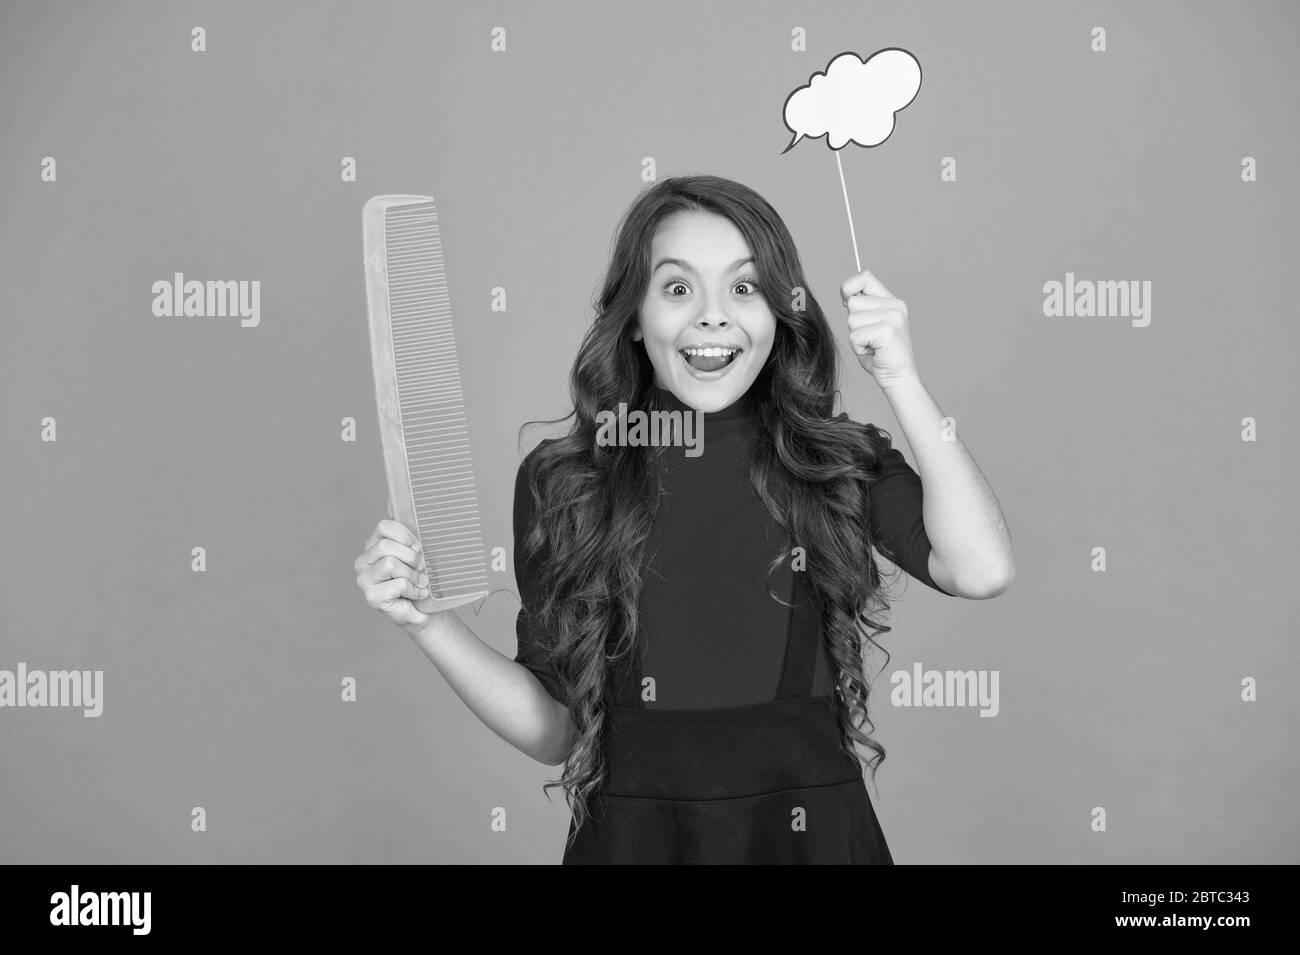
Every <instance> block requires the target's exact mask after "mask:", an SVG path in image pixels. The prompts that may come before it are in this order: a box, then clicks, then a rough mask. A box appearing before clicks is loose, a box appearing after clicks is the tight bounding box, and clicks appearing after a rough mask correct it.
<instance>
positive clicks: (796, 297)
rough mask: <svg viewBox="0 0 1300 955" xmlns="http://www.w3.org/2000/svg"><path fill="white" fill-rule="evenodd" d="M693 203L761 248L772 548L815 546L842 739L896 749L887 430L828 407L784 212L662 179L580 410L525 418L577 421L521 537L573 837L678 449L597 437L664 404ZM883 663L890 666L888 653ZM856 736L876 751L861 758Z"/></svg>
mask: <svg viewBox="0 0 1300 955" xmlns="http://www.w3.org/2000/svg"><path fill="white" fill-rule="evenodd" d="M688 210H700V211H706V212H712V213H716V214H718V215H721V216H725V217H726V218H727V219H729V220H730V221H731V222H732V223H734V224H735V226H736V227H737V229H739V231H740V232H741V233H742V235H743V236H744V238H745V240H746V242H747V243H748V245H749V250H750V253H751V254H752V255H753V256H754V260H755V268H756V271H757V272H758V286H759V294H762V295H763V296H764V299H765V300H766V302H767V304H768V306H769V307H770V309H771V311H772V313H773V316H774V317H775V319H776V334H775V338H774V341H773V345H772V351H771V354H770V355H769V357H768V359H767V362H766V363H765V365H764V367H763V369H762V370H761V371H760V373H759V374H758V377H757V378H756V379H755V380H754V382H753V384H752V385H751V386H750V394H751V395H752V397H753V399H754V401H755V408H756V413H757V415H758V418H759V422H760V426H759V433H758V435H757V438H756V440H755V443H754V450H753V456H752V459H751V461H750V463H749V480H750V484H751V486H752V488H753V490H754V492H755V493H756V494H757V495H758V496H759V498H760V499H761V500H762V502H763V504H764V506H765V507H766V508H767V510H768V512H769V513H770V514H771V515H772V517H773V518H774V519H775V520H776V521H778V522H779V523H780V524H781V525H782V527H783V528H784V529H785V530H786V531H787V532H788V534H789V537H790V541H791V547H790V549H787V550H786V551H784V552H783V553H779V554H776V555H775V556H774V558H773V560H772V563H771V566H770V567H769V573H770V572H771V571H772V570H775V569H776V568H778V567H779V566H780V565H781V563H782V562H783V561H785V560H787V559H789V557H790V556H791V555H792V554H793V553H794V551H793V548H795V547H802V548H803V555H804V557H805V561H806V571H805V572H807V573H809V574H810V577H809V579H808V580H809V583H810V585H811V586H810V587H809V588H808V590H809V591H810V592H811V595H812V597H813V599H814V600H815V601H816V605H817V608H818V611H819V613H820V617H821V621H822V639H823V641H824V642H825V646H826V649H827V652H828V656H829V659H830V661H831V664H832V672H833V674H834V682H835V695H836V701H835V704H836V712H837V717H838V722H839V727H840V732H841V743H842V746H843V748H844V750H845V751H846V752H847V753H848V754H849V755H850V756H852V757H853V758H854V759H856V760H858V761H859V763H860V764H861V765H864V766H867V767H869V768H870V770H871V776H872V779H873V780H874V778H875V773H876V770H877V768H878V767H879V765H880V764H881V763H882V762H883V761H884V759H885V748H884V747H883V746H882V745H881V744H880V743H878V742H877V741H876V740H874V739H872V737H871V735H870V731H872V730H874V729H875V726H874V724H873V723H872V721H871V719H870V716H869V714H868V699H869V695H870V682H869V680H868V679H867V677H866V676H865V675H864V663H865V660H864V647H865V646H866V645H868V644H869V645H870V646H873V647H878V648H879V649H881V650H883V649H884V648H883V647H879V644H877V643H876V642H875V638H876V637H877V636H879V635H881V634H883V633H887V632H889V630H890V629H892V628H891V627H889V626H888V625H887V624H885V623H884V622H883V621H881V622H878V621H876V620H873V619H872V617H871V614H872V613H877V612H878V613H886V612H887V611H888V609H889V602H888V599H887V598H886V595H885V594H884V593H883V592H882V583H883V580H882V576H881V573H880V571H879V569H878V567H877V565H876V561H875V560H874V558H873V556H872V553H871V548H872V546H873V544H874V541H872V540H871V532H870V521H869V513H868V509H869V497H868V488H869V487H870V485H871V483H872V482H873V481H874V480H875V479H876V477H877V476H878V474H879V470H880V461H881V457H882V455H883V454H884V452H885V451H887V450H889V448H890V447H891V446H892V444H891V438H890V436H889V433H888V432H886V431H883V430H882V429H880V428H877V427H875V426H874V425H863V424H859V423H857V422H854V421H852V420H850V419H849V417H848V415H847V414H844V413H841V414H840V415H838V416H835V417H832V411H833V405H834V402H835V399H836V397H837V395H838V375H839V370H838V356H837V352H836V346H835V340H834V338H833V336H832V333H831V329H830V327H829V325H828V324H827V322H826V317H825V314H824V313H823V312H822V310H821V307H820V306H819V305H818V304H817V301H816V299H815V298H814V297H813V296H812V294H811V292H809V291H808V282H807V280H806V279H805V277H804V272H803V267H802V265H801V264H800V262H799V256H798V252H797V250H796V249H795V245H794V240H793V239H792V238H791V236H790V232H789V230H788V229H787V228H786V226H785V223H784V222H783V221H782V220H781V217H780V216H779V215H778V214H777V212H776V210H775V209H773V208H772V206H771V205H770V204H769V203H768V202H767V200H765V199H764V198H763V197H762V196H760V195H759V194H758V193H757V192H755V191H754V190H752V189H750V188H749V187H747V186H744V185H742V184H740V183H737V182H734V181H732V180H729V179H724V178H721V177H718V176H709V175H693V176H679V177H674V178H670V179H665V180H663V181H661V182H658V183H656V184H654V185H653V186H651V187H649V188H647V189H645V190H644V191H643V192H642V193H641V194H640V195H639V196H638V197H637V198H636V199H635V200H634V201H633V203H632V204H631V205H630V206H629V207H628V209H627V210H626V212H625V213H624V215H623V217H622V219H621V221H620V223H619V227H618V231H617V237H616V239H615V244H614V249H613V252H612V256H611V260H610V263H609V267H608V270H607V271H606V274H605V278H604V282H603V287H602V288H601V290H600V293H599V296H598V298H597V299H596V301H595V302H594V303H593V305H594V308H595V312H596V316H595V320H594V321H593V322H592V324H591V327H590V328H589V329H588V331H587V332H586V334H585V336H584V339H583V342H582V346H581V347H580V348H579V349H578V354H577V358H576V359H575V360H574V363H573V368H572V371H571V373H570V376H569V388H570V393H571V396H572V401H573V411H571V412H570V413H569V414H567V415H565V416H564V417H562V418H556V419H550V420H549V421H545V422H538V421H529V422H525V425H524V426H525V427H526V426H527V425H528V424H536V423H550V424H554V423H555V422H562V421H567V420H569V419H570V418H572V419H574V420H573V424H572V427H571V428H570V430H569V433H568V434H566V435H564V436H562V437H559V438H553V439H548V440H546V441H544V442H542V444H541V445H539V446H538V447H537V448H536V449H535V450H534V451H533V452H532V454H531V455H530V457H531V458H532V466H531V467H530V468H529V469H528V484H529V491H530V493H531V495H532V499H533V505H534V507H533V511H534V514H535V515H536V519H535V521H534V523H533V525H532V527H531V528H530V530H529V532H528V534H527V538H526V540H525V542H524V548H525V553H526V555H527V559H529V560H537V561H538V566H539V568H540V570H539V573H540V576H541V580H540V583H539V587H538V590H539V593H541V594H543V595H544V597H543V598H542V601H541V605H540V606H539V607H536V608H529V609H530V611H531V612H533V613H535V614H536V615H537V619H538V622H539V623H540V624H541V628H540V629H541V630H542V631H543V632H544V633H546V634H549V635H551V638H552V639H553V640H554V643H553V644H552V645H551V646H548V647H545V649H546V650H547V652H548V656H549V659H550V661H551V663H552V665H553V666H554V668H555V671H556V672H557V673H558V674H559V676H560V680H561V683H562V685H563V687H564V692H565V694H566V698H567V705H568V707H569V712H570V714H571V716H572V718H573V721H574V724H575V727H576V729H577V738H576V741H575V743H574V746H573V748H572V749H571V751H570V753H569V755H568V758H567V759H566V760H565V764H564V772H563V775H562V777H561V778H560V779H559V780H551V781H549V782H548V783H547V784H546V785H545V786H544V787H543V789H544V790H548V789H550V788H553V787H556V786H562V787H563V788H564V790H565V795H566V799H567V801H568V804H569V807H570V809H571V811H572V815H573V821H574V822H575V823H576V825H575V827H574V829H573V830H572V832H571V833H570V837H571V838H572V836H573V835H575V834H576V831H577V828H580V827H581V826H582V825H583V823H584V822H585V821H586V820H587V819H588V818H589V817H590V816H591V806H590V803H589V801H590V798H591V796H592V794H593V793H595V792H597V791H598V790H599V789H600V787H601V784H602V783H603V782H604V780H605V777H606V767H605V757H604V751H603V742H604V740H605V738H606V733H605V730H606V718H607V715H608V707H609V705H610V696H609V693H608V690H609V678H610V675H611V674H613V673H614V672H615V671H616V667H618V665H619V664H620V663H621V662H622V661H623V660H624V658H625V657H626V656H627V655H628V654H630V653H631V652H633V650H634V649H636V647H637V637H638V627H637V617H638V614H637V603H638V599H639V596H640V590H641V577H642V571H643V566H644V561H645V559H646V548H647V541H648V539H649V535H650V531H651V528H652V527H653V525H654V522H655V515H656V513H657V509H658V500H659V493H660V491H659V486H658V481H657V477H656V474H657V469H656V467H655V462H656V460H657V459H658V457H659V455H661V454H662V453H663V451H664V448H662V447H659V448H653V447H644V446H642V447H635V446H633V447H619V446H616V445H602V444H601V443H599V442H597V440H596V433H597V430H598V428H599V425H598V423H597V420H596V416H597V414H599V413H600V412H601V411H605V410H613V409H617V408H618V406H619V403H620V402H626V403H627V408H628V409H629V411H630V410H632V409H641V410H645V411H655V410H660V409H661V408H662V405H661V402H660V399H659V397H658V396H657V395H656V394H655V392H654V388H653V385H654V381H655V378H654V368H653V366H652V364H651V362H650V359H649V357H648V356H647V354H646V351H645V348H644V346H643V344H642V343H640V342H636V341H633V339H632V337H631V336H632V333H633V331H635V329H636V327H637V322H638V312H639V307H640V303H641V301H642V300H643V297H644V294H645V292H646V287H647V284H648V282H649V278H650V267H651V261H650V254H651V239H652V237H653V236H654V234H655V229H656V227H657V226H658V224H659V222H660V221H661V220H662V219H664V218H665V217H666V216H669V215H671V214H673V213H676V212H680V211H688ZM773 290H782V292H786V291H788V293H789V294H774V293H773ZM520 430H521V432H522V430H523V429H522V428H521V429H520ZM770 474H776V475H777V476H778V477H779V481H777V482H773V483H774V484H776V485H777V486H776V487H775V488H773V487H769V477H770ZM773 596H774V598H775V599H778V600H780V598H779V597H776V595H775V594H773ZM781 602H782V603H784V601H781ZM868 652H869V651H868ZM885 656H886V663H887V661H888V656H889V655H888V652H887V651H885ZM864 727H865V730H864ZM855 742H858V743H862V744H863V745H864V746H865V747H867V748H868V749H869V750H871V752H872V756H871V757H870V758H864V757H863V755H862V754H861V753H860V752H858V750H857V748H856V746H855V745H854V744H855Z"/></svg>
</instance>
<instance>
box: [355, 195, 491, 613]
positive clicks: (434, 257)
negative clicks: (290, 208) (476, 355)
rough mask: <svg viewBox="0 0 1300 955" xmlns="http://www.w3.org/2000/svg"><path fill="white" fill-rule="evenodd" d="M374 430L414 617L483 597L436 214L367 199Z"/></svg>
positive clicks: (424, 200)
mask: <svg viewBox="0 0 1300 955" xmlns="http://www.w3.org/2000/svg"><path fill="white" fill-rule="evenodd" d="M361 219H362V227H363V234H364V241H365V270H366V305H367V308H368V311H369V324H370V356H371V364H372V367H373V369H374V373H375V398H376V404H377V407H378V409H379V433H380V437H381V439H382V441H383V449H384V468H385V470H386V471H387V474H388V496H389V500H390V501H391V502H392V508H393V518H394V519H395V520H398V521H401V522H402V523H403V524H405V525H406V526H407V527H409V528H411V530H412V531H414V532H415V534H416V535H417V537H418V538H419V539H420V541H421V542H423V544H424V562H425V571H426V573H427V574H428V576H429V591H430V594H431V596H430V597H428V598H426V599H424V600H417V601H415V606H416V607H417V608H418V609H419V610H421V611H422V612H424V613H433V612H435V611H439V610H449V609H451V608H452V607H459V606H461V605H462V604H466V603H469V602H471V601H474V600H478V599H479V598H481V597H486V596H487V583H488V576H487V560H486V557H485V555H484V550H483V532H482V527H481V526H480V524H479V512H478V496H477V494H476V493H475V482H474V462H473V459H472V458H471V456H470V440H469V425H468V421H467V419H466V417H465V396H464V393H463V391H462V390H461V381H460V363H459V361H458V359H457V355H456V338H455V331H454V329H453V323H452V317H451V308H450V305H449V303H448V299H447V277H446V274H445V271H444V268H443V260H442V242H441V239H440V236H439V231H438V210H437V206H436V204H435V203H434V201H433V199H432V198H431V197H430V196H375V197H373V198H372V199H370V200H369V201H367V202H366V204H365V207H364V208H363V209H362V212H361Z"/></svg>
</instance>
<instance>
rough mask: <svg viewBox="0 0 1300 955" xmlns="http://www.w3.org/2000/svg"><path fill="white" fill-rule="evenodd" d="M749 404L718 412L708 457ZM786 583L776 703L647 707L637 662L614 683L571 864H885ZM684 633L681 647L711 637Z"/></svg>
mask: <svg viewBox="0 0 1300 955" xmlns="http://www.w3.org/2000/svg"><path fill="white" fill-rule="evenodd" d="M659 394H660V395H661V398H664V399H665V400H666V401H667V403H668V404H670V405H671V404H672V403H673V402H672V397H671V395H669V394H667V393H665V392H662V391H661V392H659ZM679 406H680V405H679ZM748 408H749V406H748V403H746V404H744V405H742V406H741V411H736V410H733V411H731V412H729V413H727V414H726V415H718V416H714V417H716V418H718V424H717V425H716V430H717V432H718V435H719V441H718V442H717V443H716V444H715V448H714V450H715V453H720V452H721V451H723V450H725V449H726V446H725V445H724V444H722V443H721V442H722V440H723V439H725V438H726V436H727V434H728V433H729V429H730V426H731V425H732V424H733V423H734V422H733V421H732V420H731V419H733V418H734V417H735V416H736V415H737V414H738V413H739V414H743V412H744V411H747V410H748ZM724 420H725V422H726V426H727V429H726V430H724V425H723V422H724ZM737 447H740V446H739V445H738V446H737ZM708 451H709V447H708V443H707V441H706V446H705V454H707V453H708ZM737 473H739V472H737ZM696 519H698V517H697V518H696ZM753 523H755V521H754V520H753V519H751V520H749V521H748V522H747V524H748V525H752V524H753ZM733 552H734V551H733V550H727V551H726V553H728V554H730V553H733ZM790 576H791V577H792V581H791V584H790V585H791V588H792V589H791V591H787V592H791V593H792V595H793V599H792V600H791V601H790V603H791V604H792V605H793V606H792V607H790V608H784V609H785V612H787V613H788V622H787V624H786V637H785V652H784V660H783V663H782V664H781V668H780V674H779V679H778V680H777V681H776V685H775V686H774V687H773V689H772V694H771V698H770V699H767V700H762V701H760V702H753V703H746V704H743V705H736V706H709V707H688V708H662V709H661V708H655V707H648V706H647V705H646V704H645V703H644V702H643V701H642V699H641V695H640V689H641V684H642V663H641V659H640V656H639V655H635V654H634V655H633V657H632V658H631V659H630V660H629V662H628V664H627V666H626V667H625V669H624V672H623V675H622V676H621V677H616V678H615V679H614V681H613V686H612V689H611V693H610V696H609V697H608V698H607V699H608V700H609V702H608V703H607V716H606V724H605V725H606V737H605V759H606V771H607V777H606V779H605V781H604V783H603V784H602V785H601V787H599V788H598V789H597V791H596V792H595V793H594V794H593V797H592V799H591V802H590V809H591V813H592V815H591V817H589V818H588V819H587V820H586V821H585V822H584V824H583V825H582V826H581V827H580V828H579V827H577V825H576V821H574V820H571V821H570V825H569V834H570V841H569V842H568V843H566V848H565V852H564V859H563V862H564V864H565V865H582V864H652V865H653V864H888V865H892V864H893V859H892V857H891V856H890V852H889V848H888V846H887V844H886V842H885V837H884V833H883V832H882V831H881V827H880V824H879V821H878V820H877V818H876V813H875V810H874V808H873V806H872V804H871V800H870V798H869V796H868V793H867V790H866V786H865V783H864V775H863V771H862V768H861V765H860V764H859V763H858V762H857V760H855V759H853V758H852V757H851V756H849V755H848V754H847V753H846V752H845V751H844V750H843V748H842V747H841V742H840V731H839V725H838V722H837V719H836V714H835V696H834V694H833V693H830V694H820V695H818V694H815V693H814V689H815V681H814V674H815V671H816V668H817V666H818V662H819V661H818V653H819V645H820V643H821V640H822V634H821V621H820V619H819V615H818V614H817V612H816V610H815V605H814V602H813V600H812V598H811V595H810V593H809V590H810V588H809V587H808V585H807V584H806V577H807V575H806V574H803V573H794V574H792V575H790ZM771 608H772V609H771V610H769V611H765V612H768V613H778V612H781V611H782V610H783V608H782V607H781V605H779V604H777V603H773V604H772V605H771ZM774 619H777V618H774ZM683 627H684V628H685V629H686V632H684V633H679V634H678V635H677V636H678V637H680V638H682V639H681V641H680V642H681V645H682V646H687V647H689V646H692V645H693V643H694V642H695V641H708V640H710V639H714V638H716V637H715V635H714V634H711V633H709V632H703V631H698V630H696V631H694V632H692V631H691V630H690V629H689V625H686V624H684V625H683ZM822 652H823V653H824V650H823V651H822ZM823 659H824V658H823ZM743 663H744V661H742V662H741V665H743ZM575 829H576V836H575V834H574V833H575Z"/></svg>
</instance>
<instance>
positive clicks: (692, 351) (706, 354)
mask: <svg viewBox="0 0 1300 955" xmlns="http://www.w3.org/2000/svg"><path fill="white" fill-rule="evenodd" d="M682 351H684V352H686V354H688V355H699V356H701V357H703V358H722V357H723V356H724V355H734V354H735V353H736V352H738V351H740V349H739V348H683V349H682Z"/></svg>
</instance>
